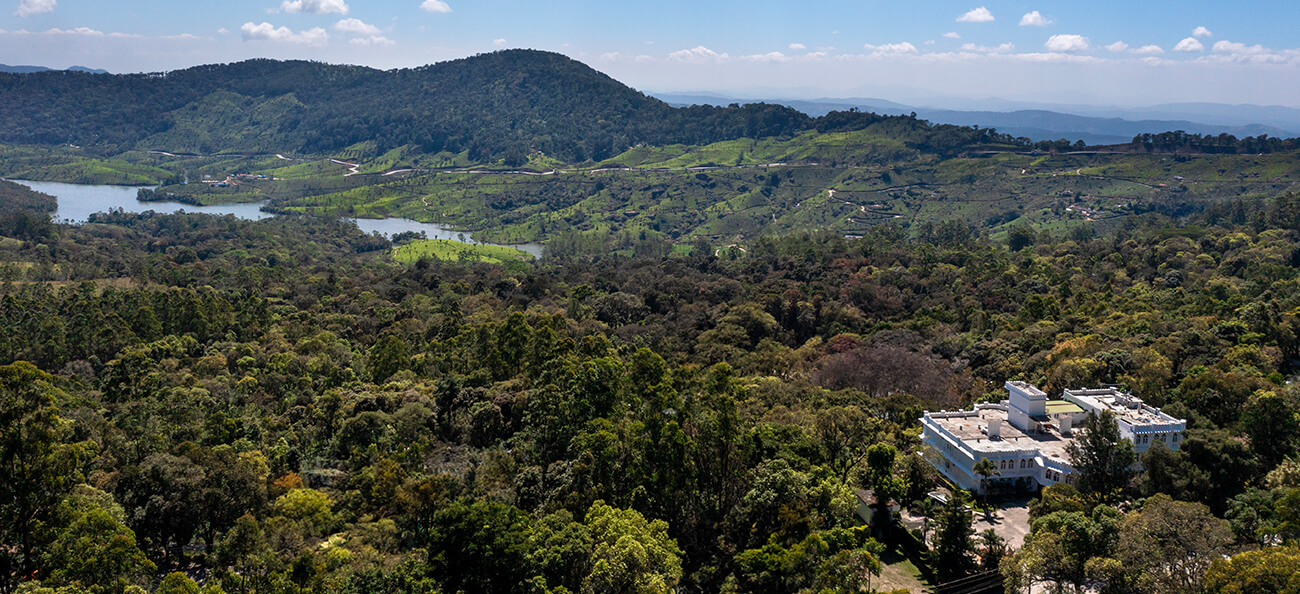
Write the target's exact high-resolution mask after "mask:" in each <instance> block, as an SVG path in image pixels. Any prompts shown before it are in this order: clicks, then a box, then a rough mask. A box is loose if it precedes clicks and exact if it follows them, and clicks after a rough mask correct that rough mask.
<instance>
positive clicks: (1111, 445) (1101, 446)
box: [1066, 411, 1137, 501]
mask: <svg viewBox="0 0 1300 594" xmlns="http://www.w3.org/2000/svg"><path fill="white" fill-rule="evenodd" d="M1080 429H1081V431H1080V433H1081V435H1080V436H1079V437H1078V438H1076V439H1075V440H1074V442H1073V443H1071V444H1070V445H1069V446H1068V447H1067V449H1066V453H1067V455H1069V457H1070V464H1072V465H1073V466H1074V470H1075V471H1076V472H1077V473H1078V477H1079V478H1078V480H1077V481H1076V482H1075V485H1076V487H1077V488H1078V489H1079V492H1080V493H1082V494H1084V495H1085V496H1088V497H1093V498H1095V499H1097V500H1100V501H1114V500H1116V499H1118V498H1119V497H1120V495H1121V494H1122V493H1123V492H1124V490H1125V489H1127V488H1128V486H1129V481H1131V480H1132V478H1133V474H1134V471H1133V465H1134V463H1136V462H1137V453H1136V451H1135V450H1134V449H1133V442H1130V441H1128V440H1127V439H1124V438H1123V437H1120V434H1119V424H1118V423H1116V422H1115V415H1114V413H1111V412H1110V411H1102V413H1101V414H1100V415H1098V414H1096V413H1092V412H1090V413H1088V417H1087V418H1086V419H1084V421H1083V426H1082V427H1081V428H1080Z"/></svg>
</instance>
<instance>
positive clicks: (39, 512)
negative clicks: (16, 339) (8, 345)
mask: <svg viewBox="0 0 1300 594" xmlns="http://www.w3.org/2000/svg"><path fill="white" fill-rule="evenodd" d="M52 380H53V378H52V377H51V376H50V375H49V374H47V373H45V372H43V371H41V370H39V369H37V368H36V367H35V366H33V365H32V364H30V363H26V362H22V361H20V362H17V363H14V364H12V365H5V366H2V367H0V556H3V557H10V559H8V563H7V564H6V565H8V566H9V567H12V568H13V569H16V570H18V571H20V572H21V573H22V574H23V575H29V574H31V573H32V572H33V571H34V570H35V569H36V568H37V566H38V563H39V559H38V558H37V552H38V546H39V545H40V544H41V540H42V538H41V535H40V527H41V526H42V525H44V524H45V523H46V522H48V521H49V518H50V516H51V514H52V513H53V512H54V511H55V508H56V506H57V505H58V504H59V502H60V501H61V500H62V499H63V496H64V495H65V494H66V493H67V492H68V490H69V489H71V488H72V486H73V485H75V484H76V482H77V480H76V476H77V461H78V457H79V454H80V450H79V449H78V448H77V447H74V446H71V445H69V444H67V443H65V440H66V439H67V437H68V426H67V425H66V424H65V422H64V421H63V419H61V418H59V414H58V409H57V408H56V407H55V406H54V395H55V394H56V393H57V391H58V390H57V389H56V388H55V387H54V386H53V385H52V383H51V382H52ZM14 556H16V557H17V558H16V559H14V558H13V557H14ZM8 577H9V576H0V579H5V578H8Z"/></svg>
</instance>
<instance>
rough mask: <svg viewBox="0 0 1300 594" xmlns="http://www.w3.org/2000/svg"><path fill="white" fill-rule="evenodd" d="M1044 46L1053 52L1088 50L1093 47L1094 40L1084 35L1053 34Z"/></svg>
mask: <svg viewBox="0 0 1300 594" xmlns="http://www.w3.org/2000/svg"><path fill="white" fill-rule="evenodd" d="M1043 47H1045V48H1047V49H1048V51H1052V52H1086V51H1088V50H1090V49H1092V42H1091V41H1088V38H1087V37H1084V36H1082V35H1053V36H1051V37H1050V38H1049V39H1048V40H1047V43H1044V44H1043Z"/></svg>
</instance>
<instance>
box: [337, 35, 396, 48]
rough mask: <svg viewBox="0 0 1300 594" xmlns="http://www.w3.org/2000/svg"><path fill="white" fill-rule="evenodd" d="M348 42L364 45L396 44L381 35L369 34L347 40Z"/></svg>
mask: <svg viewBox="0 0 1300 594" xmlns="http://www.w3.org/2000/svg"><path fill="white" fill-rule="evenodd" d="M348 43H351V44H352V45H364V46H371V45H397V42H396V41H393V40H392V39H389V38H387V37H384V36H383V35H371V36H369V37H358V38H356V39H353V40H350V41H348Z"/></svg>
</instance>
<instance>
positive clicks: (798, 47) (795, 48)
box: [790, 43, 808, 52]
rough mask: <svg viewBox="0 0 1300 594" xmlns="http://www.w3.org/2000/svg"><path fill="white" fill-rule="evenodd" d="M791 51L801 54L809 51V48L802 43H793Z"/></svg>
mask: <svg viewBox="0 0 1300 594" xmlns="http://www.w3.org/2000/svg"><path fill="white" fill-rule="evenodd" d="M790 49H791V50H793V51H796V52H801V51H804V50H806V49H808V46H806V45H804V44H802V43H791V44H790Z"/></svg>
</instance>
